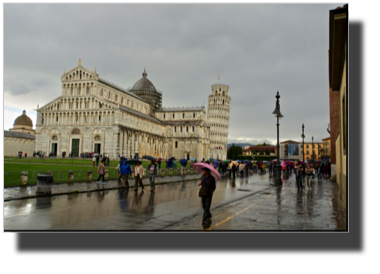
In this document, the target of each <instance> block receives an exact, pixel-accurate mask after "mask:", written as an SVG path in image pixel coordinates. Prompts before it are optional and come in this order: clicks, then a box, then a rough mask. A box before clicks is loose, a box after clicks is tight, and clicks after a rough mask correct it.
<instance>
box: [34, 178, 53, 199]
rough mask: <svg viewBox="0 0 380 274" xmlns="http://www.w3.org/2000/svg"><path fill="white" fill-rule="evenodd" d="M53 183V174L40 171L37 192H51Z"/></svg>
mask: <svg viewBox="0 0 380 274" xmlns="http://www.w3.org/2000/svg"><path fill="white" fill-rule="evenodd" d="M52 183H53V175H52V174H50V173H49V174H48V173H46V174H43V173H38V175H37V190H36V194H51V185H52Z"/></svg>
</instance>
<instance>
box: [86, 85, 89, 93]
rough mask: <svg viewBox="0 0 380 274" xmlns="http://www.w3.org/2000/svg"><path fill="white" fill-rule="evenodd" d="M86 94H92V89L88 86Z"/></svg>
mask: <svg viewBox="0 0 380 274" xmlns="http://www.w3.org/2000/svg"><path fill="white" fill-rule="evenodd" d="M86 94H90V87H89V86H87V88H86Z"/></svg>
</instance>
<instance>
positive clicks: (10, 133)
mask: <svg viewBox="0 0 380 274" xmlns="http://www.w3.org/2000/svg"><path fill="white" fill-rule="evenodd" d="M4 137H14V138H24V139H36V137H35V136H33V135H32V134H29V133H26V132H17V131H7V130H4Z"/></svg>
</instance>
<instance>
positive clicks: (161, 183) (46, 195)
mask: <svg viewBox="0 0 380 274" xmlns="http://www.w3.org/2000/svg"><path fill="white" fill-rule="evenodd" d="M199 179H200V178H193V179H186V180H179V181H170V182H160V183H156V185H165V184H170V183H178V182H184V181H195V180H199ZM145 186H150V185H149V184H146V185H144V187H145ZM138 187H140V186H138ZM116 189H124V188H123V187H111V188H102V189H91V190H82V191H79V190H74V191H70V192H60V193H52V194H40V195H29V196H25V197H19V198H6V199H4V202H10V201H16V200H26V199H34V198H40V197H51V196H58V195H69V194H76V193H78V194H79V193H89V192H96V191H104V190H116ZM129 189H132V187H129Z"/></svg>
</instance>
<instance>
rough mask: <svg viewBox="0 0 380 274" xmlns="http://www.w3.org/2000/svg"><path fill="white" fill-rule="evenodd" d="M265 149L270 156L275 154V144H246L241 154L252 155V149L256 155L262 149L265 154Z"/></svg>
mask: <svg viewBox="0 0 380 274" xmlns="http://www.w3.org/2000/svg"><path fill="white" fill-rule="evenodd" d="M267 150H269V153H270V156H277V147H276V146H246V147H245V149H244V150H243V155H253V154H252V153H253V151H255V152H256V153H257V155H259V154H260V152H261V151H262V152H263V153H264V155H265V152H266V151H267Z"/></svg>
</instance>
